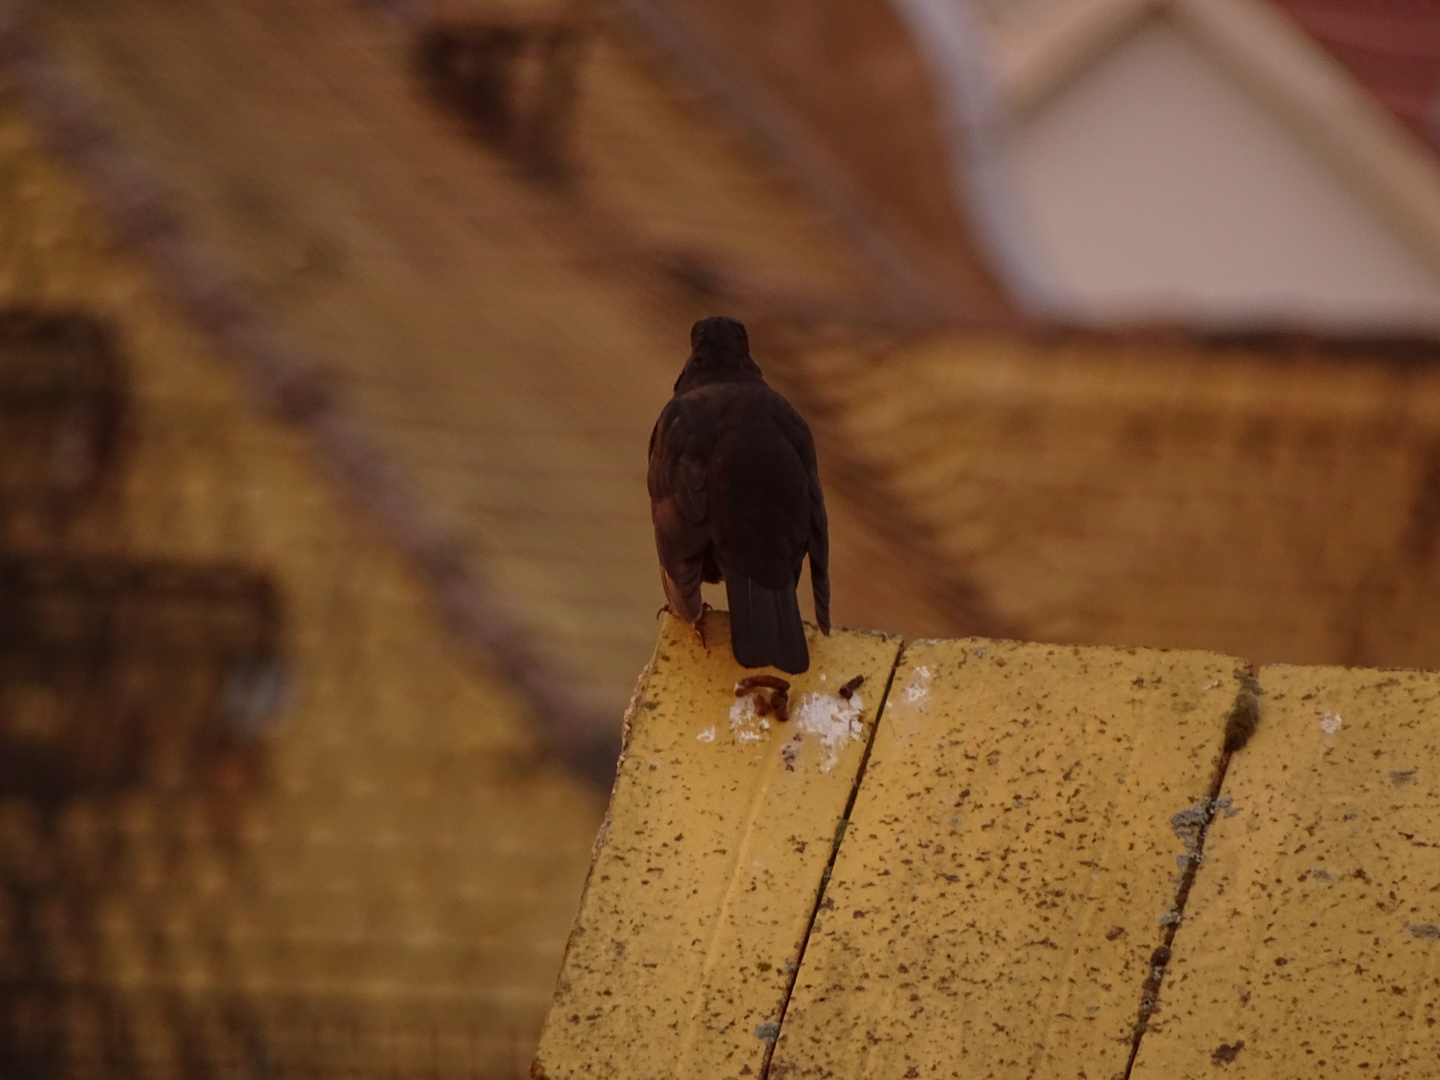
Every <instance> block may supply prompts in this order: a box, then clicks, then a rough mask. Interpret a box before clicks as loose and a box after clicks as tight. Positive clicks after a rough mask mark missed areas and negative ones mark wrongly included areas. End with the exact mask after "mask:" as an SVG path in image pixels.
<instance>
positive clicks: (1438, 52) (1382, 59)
mask: <svg viewBox="0 0 1440 1080" xmlns="http://www.w3.org/2000/svg"><path fill="white" fill-rule="evenodd" d="M1275 2H1276V3H1277V4H1279V5H1280V7H1281V8H1283V9H1284V10H1285V11H1286V12H1287V13H1288V14H1289V15H1290V16H1291V18H1293V19H1294V20H1295V21H1296V22H1297V23H1299V24H1300V25H1301V26H1302V27H1303V28H1304V29H1305V30H1306V31H1307V32H1308V33H1309V34H1310V35H1311V36H1312V37H1313V38H1315V40H1316V41H1318V42H1319V43H1320V44H1321V45H1323V46H1325V48H1326V49H1328V50H1329V51H1330V52H1331V53H1332V54H1333V55H1334V56H1335V58H1336V59H1337V60H1339V61H1340V63H1342V64H1343V65H1344V66H1345V67H1346V68H1347V69H1348V70H1349V72H1350V74H1352V75H1354V76H1355V77H1356V78H1357V79H1359V80H1360V82H1361V83H1363V84H1364V85H1365V87H1366V89H1368V90H1369V91H1370V92H1371V93H1372V94H1374V95H1375V96H1376V97H1377V98H1379V99H1380V101H1381V103H1382V104H1383V105H1384V106H1385V107H1386V108H1388V109H1389V110H1390V111H1391V112H1393V113H1395V115H1396V116H1398V117H1399V118H1400V119H1401V120H1403V121H1404V122H1405V123H1406V124H1407V125H1409V127H1410V128H1411V130H1413V131H1414V132H1415V133H1416V134H1418V135H1419V136H1420V137H1421V138H1422V139H1424V140H1425V141H1426V142H1427V143H1429V144H1430V145H1431V146H1432V147H1437V148H1440V3H1437V2H1436V0H1366V2H1365V3H1363V4H1357V3H1353V2H1350V0H1275Z"/></svg>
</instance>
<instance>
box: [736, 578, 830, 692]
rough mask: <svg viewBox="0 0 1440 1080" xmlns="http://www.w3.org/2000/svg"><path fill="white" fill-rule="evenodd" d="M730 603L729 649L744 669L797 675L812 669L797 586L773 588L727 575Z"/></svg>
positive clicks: (748, 579)
mask: <svg viewBox="0 0 1440 1080" xmlns="http://www.w3.org/2000/svg"><path fill="white" fill-rule="evenodd" d="M725 594H726V596H727V597H728V598H729V601H730V649H731V651H732V652H734V654H735V659H736V661H738V662H739V663H740V664H741V665H742V666H744V667H765V666H767V665H770V666H773V667H777V668H779V669H780V670H781V671H784V672H788V673H789V674H791V675H798V674H800V672H802V671H804V670H806V669H807V668H808V667H809V666H810V650H809V648H808V647H807V646H806V644H805V625H804V624H803V623H802V622H801V621H800V603H799V601H798V600H796V599H795V586H794V585H793V584H791V585H788V586H786V587H784V588H780V589H770V588H767V587H766V586H764V585H761V584H760V583H759V582H757V581H754V580H753V579H751V578H747V577H743V576H741V575H738V574H730V573H727V574H726V575H725Z"/></svg>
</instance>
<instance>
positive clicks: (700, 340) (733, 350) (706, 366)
mask: <svg viewBox="0 0 1440 1080" xmlns="http://www.w3.org/2000/svg"><path fill="white" fill-rule="evenodd" d="M755 381H763V380H762V376H761V374H760V365H759V364H757V363H755V361H754V360H752V359H750V337H749V335H748V334H746V333H745V324H744V323H741V322H739V321H738V320H736V319H731V318H728V317H726V316H724V315H712V316H710V318H708V319H701V320H700V321H699V322H697V323H696V324H695V325H694V326H692V327H691V328H690V358H689V359H688V360H686V361H685V367H684V369H683V370H682V371H681V372H680V378H678V379H677V380H675V392H676V393H677V394H679V393H682V392H684V391H686V390H692V389H694V388H695V387H697V386H703V385H705V384H706V383H712V382H755Z"/></svg>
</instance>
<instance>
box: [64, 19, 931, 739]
mask: <svg viewBox="0 0 1440 1080" xmlns="http://www.w3.org/2000/svg"><path fill="white" fill-rule="evenodd" d="M521 7H528V8H535V7H539V9H540V10H541V11H542V12H543V11H544V10H545V9H544V7H543V6H540V5H521ZM48 19H49V21H48V23H47V26H48V31H49V33H48V38H49V40H50V42H51V43H52V45H53V46H54V47H55V48H56V49H57V51H58V53H59V54H60V55H61V56H62V58H63V59H64V60H66V62H67V63H68V65H69V66H70V68H71V69H72V70H73V71H74V72H76V73H78V74H80V75H81V76H82V77H83V78H84V79H85V81H86V82H87V83H88V85H89V86H90V87H91V88H92V89H93V90H94V91H95V92H96V93H97V95H98V96H99V97H100V98H101V99H102V100H103V101H104V102H105V104H106V107H107V109H108V110H109V111H110V113H111V115H112V117H113V118H114V119H115V120H116V121H117V122H118V123H119V125H120V126H121V128H122V129H123V131H124V132H125V133H126V134H127V135H128V136H129V137H131V138H132V139H133V140H134V141H135V142H136V143H137V144H138V145H139V146H140V147H141V148H142V149H143V150H144V151H145V153H146V154H147V155H148V156H149V158H150V159H151V160H152V161H153V162H155V163H157V164H158V165H159V166H160V167H161V168H162V171H163V174H164V175H165V176H166V178H167V179H168V180H170V181H171V182H173V183H174V184H175V185H176V186H177V187H178V188H179V191H180V195H181V204H182V208H183V209H184V211H185V212H186V213H187V215H188V216H189V217H190V218H191V219H192V220H193V221H194V222H196V223H197V224H198V226H199V228H200V230H201V232H202V234H203V235H204V236H205V237H206V238H207V239H208V240H209V241H211V242H212V243H213V244H214V245H215V246H216V247H217V248H218V249H219V250H220V251H221V252H222V253H223V254H224V255H225V256H226V257H228V258H229V259H230V260H231V261H232V263H233V264H234V265H237V266H239V267H240V268H241V269H242V270H243V271H244V274H245V276H246V278H247V280H248V282H249V284H250V285H251V287H252V289H253V290H254V291H255V292H256V293H257V294H258V295H259V297H260V298H261V300H262V301H263V302H264V304H265V306H266V307H267V308H268V309H269V310H270V311H271V312H272V313H273V314H274V315H275V317H276V318H277V320H278V321H279V322H280V323H281V324H282V325H283V326H284V327H285V328H286V329H288V330H289V331H290V332H292V333H293V334H294V335H295V336H296V337H297V338H298V340H299V341H300V343H301V344H302V345H303V346H305V347H306V348H308V349H309V350H310V352H311V353H312V354H313V355H316V356H318V357H319V358H320V359H321V360H322V361H323V362H324V363H325V364H326V365H328V367H329V368H330V370H331V371H332V372H333V373H334V378H335V381H336V383H337V385H338V386H339V387H340V389H341V390H342V392H343V393H344V394H345V395H346V397H347V399H348V400H349V401H350V402H351V403H353V405H354V406H355V407H356V409H357V410H358V412H359V414H360V416H361V418H362V420H364V421H365V422H366V423H367V425H368V426H369V429H370V431H371V432H372V433H373V434H374V437H375V440H376V441H377V443H378V444H379V445H380V446H381V448H382V449H383V450H385V451H386V452H388V453H389V454H390V455H392V456H393V458H394V459H395V460H396V461H397V462H398V463H399V464H400V466H401V467H402V468H403V469H404V470H405V471H406V472H407V473H408V474H409V475H410V476H412V477H413V478H414V480H415V483H416V485H417V486H418V489H419V491H420V492H421V494H422V495H423V496H424V498H426V499H427V500H428V501H429V502H431V503H432V504H433V505H435V506H437V507H438V508H439V509H440V510H441V512H442V515H443V516H444V517H445V518H446V519H447V520H448V522H449V523H451V525H452V526H453V527H454V528H455V529H456V530H457V531H458V532H459V533H460V534H461V536H462V539H463V543H464V554H465V559H466V560H467V566H469V567H470V569H471V571H472V572H473V573H475V574H477V575H480V576H482V577H486V578H489V579H492V580H494V581H495V582H496V583H498V584H499V585H500V586H501V587H503V588H504V589H506V590H508V591H509V593H510V594H511V595H512V596H513V597H515V598H516V600H517V602H518V606H520V607H521V608H522V609H523V610H524V611H525V612H526V613H527V614H528V615H529V617H531V618H532V619H533V621H534V624H535V625H536V626H537V627H538V628H539V629H540V631H541V633H542V635H543V636H544V638H545V640H546V641H547V642H548V643H549V644H550V645H551V647H552V649H553V651H554V653H555V654H556V655H558V656H559V657H560V658H561V660H562V661H564V662H566V663H568V665H569V667H570V668H571V669H572V670H574V671H575V672H576V673H577V676H578V679H579V681H580V682H581V683H582V684H583V686H582V689H584V690H585V691H586V692H587V693H588V694H589V696H590V698H591V699H592V700H595V701H597V702H599V703H600V704H601V706H602V707H603V708H606V709H608V710H609V711H610V712H611V713H612V715H618V712H619V710H620V707H621V706H622V705H623V703H624V701H625V700H626V698H627V697H628V694H629V690H630V687H631V685H632V683H633V679H634V676H635V673H636V672H638V671H639V669H640V667H641V666H642V665H643V664H644V662H645V659H646V657H647V656H648V653H649V649H650V647H651V644H652V641H653V634H654V621H653V615H654V611H655V608H656V607H657V606H658V604H659V603H660V601H661V597H660V592H659V589H658V588H657V584H658V581H657V574H656V570H655V567H654V565H653V559H654V556H653V548H652V541H651V538H650V531H649V522H648V514H647V507H646V500H645V496H644V478H643V468H644V450H643V447H644V445H645V441H646V438H647V437H648V434H649V429H650V425H651V423H652V422H653V419H654V417H655V415H656V414H657V413H658V411H659V408H660V406H661V404H663V402H664V400H665V398H666V397H667V396H668V393H669V386H670V383H671V382H672V381H673V378H674V374H675V371H676V370H677V368H678V364H679V362H680V360H681V359H682V358H683V355H684V352H685V340H686V331H687V330H688V326H689V322H690V321H691V320H692V319H693V318H695V317H697V316H699V315H703V314H708V313H711V312H712V311H713V310H714V309H715V308H716V307H717V306H723V307H729V308H731V309H732V310H734V311H735V313H736V314H740V315H742V316H746V315H747V314H748V313H750V312H755V313H757V314H765V313H772V314H782V315H783V314H785V313H786V312H790V313H797V312H798V313H799V314H801V315H805V316H807V317H812V316H813V315H814V313H815V312H816V311H822V312H823V311H824V310H828V309H832V308H837V307H838V308H840V309H844V310H849V309H853V308H854V307H855V306H856V305H857V304H859V305H862V306H863V304H864V303H866V302H867V299H868V297H869V296H870V295H871V293H870V284H869V280H868V275H867V272H866V270H865V268H864V267H863V266H861V265H860V264H859V263H858V262H857V260H856V259H855V257H854V256H853V255H852V254H851V253H850V252H849V251H848V249H847V248H846V247H845V246H844V245H843V244H841V243H839V242H837V241H836V240H835V239H833V238H832V234H831V232H830V230H829V227H828V225H827V224H826V222H825V221H823V220H822V219H820V218H819V217H817V215H816V214H815V213H814V212H813V211H812V210H810V209H809V208H808V207H807V205H806V203H805V202H804V201H803V200H802V199H800V198H799V197H798V196H796V195H795V194H794V193H793V192H792V191H791V190H790V189H789V188H788V187H787V186H786V185H785V183H784V182H783V181H782V180H781V179H780V178H779V177H778V176H777V175H776V174H775V172H774V171H773V169H772V168H771V167H770V166H769V165H767V164H766V163H765V162H764V160H763V159H761V158H760V157H759V156H757V155H756V154H755V153H754V152H753V151H752V150H751V149H750V148H749V147H748V146H747V144H745V143H744V142H743V141H742V140H741V139H740V138H739V137H738V136H736V135H735V134H733V133H732V132H730V131H729V130H728V129H727V128H725V127H724V126H723V125H721V124H719V123H717V122H715V121H713V120H712V119H710V118H709V117H707V116H706V115H705V114H704V113H703V112H702V111H700V110H698V109H697V108H696V107H695V103H694V102H693V101H692V100H690V99H689V98H687V96H686V95H685V94H683V93H681V92H679V91H677V90H676V89H675V88H674V86H673V85H671V84H669V83H667V82H665V81H663V79H662V78H660V77H658V76H657V74H656V72H655V69H654V68H653V67H652V66H651V65H650V63H649V61H648V60H647V59H646V58H645V54H643V53H642V52H640V51H637V45H636V43H635V42H634V41H633V40H632V39H631V38H630V37H628V36H626V35H625V34H624V33H620V32H618V31H616V30H614V29H612V28H610V27H608V26H605V25H600V26H597V27H596V28H595V29H594V32H593V34H592V36H591V37H590V39H589V40H588V43H587V46H586V54H585V57H584V60H583V66H582V69H581V92H580V97H579V113H578V118H577V122H576V128H575V137H574V144H573V158H574V162H575V165H576V169H575V176H574V179H573V180H572V181H571V183H570V184H569V185H563V186H561V187H559V188H547V187H544V186H537V185H535V184H533V183H528V182H526V180H525V179H524V177H523V176H522V175H521V174H520V173H519V171H517V169H516V168H515V167H514V166H513V165H512V164H511V162H509V161H508V160H506V158H504V157H503V156H501V155H498V154H496V153H494V152H492V151H491V150H489V149H488V148H485V147H483V146H481V145H479V144H477V143H476V142H474V141H473V140H471V139H468V138H466V137H464V129H463V127H462V126H461V125H460V124H459V123H458V122H457V121H456V120H454V119H453V118H452V117H450V116H447V115H444V114H442V113H440V112H438V111H437V110H436V108H435V107H434V106H433V104H432V103H431V102H430V101H429V100H427V99H426V97H425V96H424V95H423V94H422V93H421V91H420V85H419V82H418V80H417V78H416V77H415V74H414V72H413V71H412V70H411V67H410V57H409V55H408V46H407V41H408V38H407V37H406V36H405V34H404V33H403V32H401V31H399V30H397V29H396V27H395V26H393V25H392V24H390V23H387V22H386V21H385V20H383V19H382V18H380V17H379V16H378V15H376V14H375V13H374V12H372V11H366V10H364V9H357V8H356V7H355V6H354V5H347V4H341V3H338V2H336V3H325V4H322V5H320V6H319V7H316V6H315V5H313V4H301V3H298V2H296V0H264V2H262V3H257V4H247V5H245V6H244V8H243V9H240V8H236V7H235V6H234V5H229V4H223V3H219V2H215V3H201V4H195V5H185V6H182V7H181V8H176V7H174V6H173V5H170V4H160V3H154V2H150V0H124V2H121V3H117V4H113V5H103V6H98V7H97V6H88V7H72V8H66V9H53V10H52V11H51V12H50V13H49V15H48ZM765 349H766V346H765V341H764V339H763V338H758V339H757V342H756V353H757V356H758V357H759V359H760V360H761V362H762V364H764V363H766V351H765ZM845 514H846V511H845V507H844V506H843V505H840V504H838V503H837V506H836V507H835V516H836V518H837V523H839V525H840V527H838V528H837V530H836V531H837V534H838V535H839V537H840V538H841V539H840V541H839V544H838V550H837V552H836V561H837V567H836V574H837V588H836V594H837V606H836V617H837V618H838V619H841V620H844V621H849V622H857V623H878V624H894V623H896V622H899V623H902V624H908V626H917V627H923V626H926V625H929V626H931V627H934V626H935V620H934V619H933V617H932V616H931V615H930V614H928V613H927V607H926V603H925V601H924V600H923V598H920V597H916V596H914V591H913V590H912V598H911V599H910V600H908V601H897V600H896V598H895V595H894V589H893V585H892V582H886V583H885V584H883V585H882V586H880V587H879V588H878V591H877V587H876V586H875V585H874V584H873V583H871V582H870V581H869V580H868V576H867V574H866V573H864V567H866V566H867V565H868V564H869V562H870V561H871V559H870V556H869V555H868V554H866V555H861V554H858V552H859V551H861V550H862V549H864V548H865V543H866V542H865V541H863V540H862V541H861V542H860V543H859V544H856V545H854V546H849V545H848V542H847V541H846V540H845V539H844V537H845V536H846V535H847V534H850V533H855V534H858V533H861V532H862V530H860V529H859V527H858V526H857V527H856V528H854V529H846V528H845V527H844V525H843V523H844V521H845V520H846V519H845ZM880 546H882V547H883V544H881V545H880ZM847 550H854V551H856V552H857V554H856V555H854V556H853V557H852V556H850V555H847V554H846V552H847ZM847 565H848V566H849V567H850V568H851V569H849V570H847V569H845V567H846V566H847ZM846 575H848V576H849V577H851V578H852V579H858V580H859V582H860V583H859V584H857V587H856V588H854V589H848V588H847V587H846V585H845V584H844V578H845V576H846ZM892 581H893V579H892ZM847 596H855V597H861V596H870V597H871V598H872V599H876V598H878V599H879V600H880V601H881V603H880V606H879V607H878V608H877V607H876V606H875V605H874V604H871V605H870V606H869V607H865V606H863V605H862V606H855V605H852V604H851V603H850V601H848V600H846V599H845V598H846V597H847ZM897 604H898V607H897ZM907 610H908V611H910V612H911V614H908V615H907V614H906V613H905V612H906V611H907ZM916 612H918V613H919V614H918V615H917V614H915V613H916ZM927 620H929V622H928V623H927ZM908 626H907V628H908Z"/></svg>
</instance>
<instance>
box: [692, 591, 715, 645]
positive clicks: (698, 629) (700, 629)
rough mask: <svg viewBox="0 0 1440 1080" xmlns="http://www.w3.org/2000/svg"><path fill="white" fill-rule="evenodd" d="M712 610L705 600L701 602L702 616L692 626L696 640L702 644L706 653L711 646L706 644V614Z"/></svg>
mask: <svg viewBox="0 0 1440 1080" xmlns="http://www.w3.org/2000/svg"><path fill="white" fill-rule="evenodd" d="M710 610H712V609H711V607H710V605H709V604H707V603H705V602H704V601H703V600H702V601H701V602H700V615H699V617H698V618H697V619H696V620H695V621H694V622H693V623H691V624H690V629H691V630H693V631H694V632H695V640H696V641H697V642H699V643H700V648H701V649H703V650H704V651H705V652H707V653H708V652H709V651H710V646H709V645H708V644H706V642H705V613H706V612H707V611H710Z"/></svg>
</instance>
